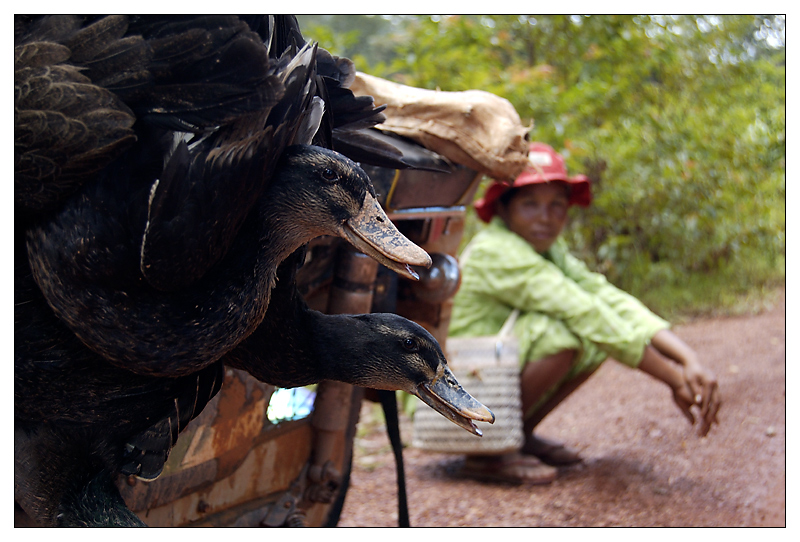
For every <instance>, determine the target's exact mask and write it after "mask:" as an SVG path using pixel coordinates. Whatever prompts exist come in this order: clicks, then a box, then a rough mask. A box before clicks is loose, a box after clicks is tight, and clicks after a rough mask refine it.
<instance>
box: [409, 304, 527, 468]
mask: <svg viewBox="0 0 800 542" xmlns="http://www.w3.org/2000/svg"><path fill="white" fill-rule="evenodd" d="M518 315H519V311H518V310H514V311H513V312H512V313H511V315H510V316H509V318H508V319H507V320H506V322H505V324H503V328H502V329H501V330H500V332H499V333H498V334H497V335H492V336H488V337H462V338H459V337H455V338H450V339H447V358H448V365H449V367H450V370H451V371H453V374H454V375H455V376H456V378H457V379H458V382H459V383H460V384H461V385H462V386H463V387H464V389H465V390H468V391H469V393H470V394H471V395H472V396H473V397H475V398H476V399H477V400H478V401H480V402H481V403H483V404H484V405H486V406H487V407H489V409H491V411H492V412H493V413H494V415H495V422H494V423H493V424H489V423H486V422H475V425H477V426H478V427H479V428H480V430H481V431H482V432H483V436H482V437H477V436H475V435H473V434H471V433H468V432H467V431H465V430H464V429H462V428H461V427H459V426H457V425H456V424H454V423H453V422H451V421H450V420H448V419H446V418H444V417H443V416H442V415H441V414H439V413H437V412H436V411H435V410H433V409H432V408H430V407H429V406H428V405H426V404H425V403H423V402H421V401H418V405H417V409H416V412H415V413H414V422H413V428H414V432H413V437H412V446H414V447H415V448H420V449H423V450H428V451H431V452H440V453H453V454H481V455H496V454H505V453H509V452H513V451H517V450H519V449H520V448H521V447H522V445H523V443H524V436H523V432H522V400H521V398H520V380H519V362H518V354H519V346H518V341H517V339H516V337H514V336H513V335H512V334H511V330H512V329H513V327H514V322H515V321H516V319H517V316H518Z"/></svg>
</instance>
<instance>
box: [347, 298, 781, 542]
mask: <svg viewBox="0 0 800 542" xmlns="http://www.w3.org/2000/svg"><path fill="white" fill-rule="evenodd" d="M785 314H786V303H785V297H783V298H782V299H781V300H780V301H779V303H778V304H777V305H776V306H774V307H773V308H772V309H770V310H768V311H766V312H764V313H762V314H759V315H756V316H746V317H731V318H716V319H710V320H700V321H696V322H692V323H690V324H687V325H683V326H676V328H675V330H676V332H677V333H678V334H679V335H680V336H681V337H683V338H684V339H685V340H686V341H687V342H688V343H689V344H690V345H691V346H693V347H694V348H695V349H696V350H697V351H698V353H699V354H700V355H701V357H702V359H703V360H704V361H705V362H706V363H707V364H708V366H709V367H710V368H711V370H712V371H714V372H715V373H716V375H717V379H718V382H719V385H720V390H721V392H722V397H723V405H722V409H721V410H720V415H719V419H720V425H719V426H716V427H714V428H713V429H712V430H711V432H710V434H709V435H708V437H706V438H700V437H698V436H697V435H696V433H695V431H694V429H693V428H692V427H691V426H689V424H688V423H687V422H686V420H685V418H684V417H683V416H682V415H681V414H680V412H679V410H678V409H677V407H676V406H675V405H674V403H673V402H672V398H671V394H670V392H669V390H668V389H667V388H666V387H665V386H664V385H663V384H660V383H659V382H657V381H655V380H653V379H652V378H650V377H648V376H647V375H645V374H644V373H641V372H639V371H634V370H630V369H628V368H626V367H624V366H622V365H621V364H618V363H616V362H614V361H609V362H607V363H605V364H603V366H602V367H601V368H600V370H599V371H598V372H597V373H596V374H595V375H594V376H593V377H592V378H591V379H590V380H589V381H588V382H587V383H586V384H585V385H584V386H583V387H582V388H581V389H580V390H578V392H576V393H575V394H573V396H571V397H570V398H568V399H567V400H566V401H565V402H564V403H562V404H561V405H560V406H559V408H558V409H556V410H555V411H554V412H553V413H552V414H551V415H550V416H549V417H548V418H547V419H545V420H544V421H543V422H542V423H541V424H540V426H539V429H540V432H541V434H542V435H543V436H545V437H548V438H551V439H556V440H560V441H563V442H565V443H566V444H568V445H570V446H573V447H576V448H578V449H580V450H581V453H582V455H583V457H584V459H585V461H584V463H583V464H581V465H578V466H575V467H570V468H566V469H562V470H561V472H560V473H559V477H558V479H557V480H556V481H555V482H553V483H552V484H550V485H546V486H531V485H516V486H515V485H509V484H492V483H482V482H476V481H471V480H466V479H459V478H457V477H455V476H454V475H453V474H452V472H453V471H454V470H455V469H456V468H457V467H458V465H459V462H460V461H461V458H460V457H458V456H448V455H442V454H434V453H429V452H424V451H421V450H417V449H414V448H409V447H407V448H406V449H405V451H404V456H405V462H406V476H407V485H408V495H409V496H408V500H409V508H410V516H411V525H412V526H415V527H444V526H476V527H477V526H481V527H489V526H493V527H499V526H509V527H510V526H514V527H556V526H570V527H577V526H586V527H600V526H639V527H644V526H681V527H700V526H716V527H737V526H761V527H767V526H785V525H786V370H785V365H786V317H785ZM376 413H377V407H376V406H375V405H374V404H371V403H369V404H368V403H365V407H364V409H363V410H362V418H361V419H362V423H361V429H360V431H361V432H362V433H364V434H363V435H361V436H359V437H358V438H357V441H356V449H355V457H354V464H353V473H352V478H351V487H350V490H349V491H348V494H347V499H346V502H345V506H344V510H343V512H342V516H341V521H340V523H339V525H340V526H344V527H354V526H360V527H382V526H386V527H389V526H395V525H397V504H396V502H397V501H396V485H395V483H396V482H395V470H394V469H395V467H394V459H393V456H392V454H391V450H390V448H389V445H388V439H387V438H386V435H385V429H384V428H383V426H382V424H381V423H379V422H378V421H377V419H376ZM401 423H402V435H403V441H404V442H406V443H410V441H411V425H410V422H409V421H408V419H407V418H405V417H404V418H403V419H402V420H401ZM776 534H777V533H776Z"/></svg>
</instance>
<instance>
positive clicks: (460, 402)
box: [412, 365, 494, 437]
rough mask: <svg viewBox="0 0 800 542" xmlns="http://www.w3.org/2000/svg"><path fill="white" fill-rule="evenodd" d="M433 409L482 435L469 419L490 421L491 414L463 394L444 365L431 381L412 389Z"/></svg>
mask: <svg viewBox="0 0 800 542" xmlns="http://www.w3.org/2000/svg"><path fill="white" fill-rule="evenodd" d="M412 393H413V394H414V395H416V396H417V397H419V398H420V399H421V400H422V401H424V402H425V404H427V405H428V406H430V407H431V408H432V409H433V410H435V411H436V412H438V413H439V414H441V415H442V416H444V417H445V418H447V419H448V420H450V421H451V422H453V423H454V424H456V425H458V426H459V427H463V428H464V429H466V430H467V431H469V432H470V433H472V434H473V435H478V436H479V437H480V436H483V433H482V432H481V430H480V429H478V427H477V426H476V425H475V424H474V423H472V420H477V421H479V422H489V423H494V414H493V413H492V411H491V410H489V409H488V408H486V407H485V406H483V405H482V404H481V403H480V401H478V400H477V399H475V398H474V397H473V396H471V395H470V394H469V393H467V392H466V391H465V390H464V388H462V387H461V384H459V383H458V380H456V377H455V375H453V373H452V371H450V369H449V368H447V366H444V365H440V370H439V371H438V374H437V375H436V378H435V379H434V380H433V381H432V382H424V383H422V384H420V385H418V386H417V387H416V389H415V390H413V391H412Z"/></svg>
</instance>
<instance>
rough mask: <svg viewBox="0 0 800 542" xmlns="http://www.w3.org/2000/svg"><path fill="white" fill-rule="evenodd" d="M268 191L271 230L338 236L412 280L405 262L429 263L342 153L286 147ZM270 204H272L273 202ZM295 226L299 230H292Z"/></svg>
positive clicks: (308, 146)
mask: <svg viewBox="0 0 800 542" xmlns="http://www.w3.org/2000/svg"><path fill="white" fill-rule="evenodd" d="M276 178H277V179H279V182H276V183H274V184H273V186H272V187H271V189H270V190H269V192H268V197H269V199H270V202H271V203H272V204H273V205H271V210H272V211H271V212H272V213H273V215H274V216H275V218H276V219H277V220H279V221H280V226H279V227H278V228H276V230H277V231H281V232H285V233H291V232H292V231H296V232H298V236H302V235H303V234H301V233H299V232H306V233H305V236H306V237H307V236H308V235H311V237H309V238H306V239H304V240H303V242H307V241H309V240H310V239H312V238H313V237H317V236H320V235H336V236H339V237H343V238H344V239H346V240H347V241H349V242H350V243H351V244H352V245H353V246H355V247H356V248H357V249H359V250H360V251H361V252H363V253H364V254H367V255H368V256H371V257H372V258H374V259H375V260H377V261H378V262H380V263H382V264H383V265H385V266H386V267H388V268H389V269H391V270H393V271H395V272H397V273H399V274H400V275H402V276H405V277H407V278H411V279H414V280H416V279H418V278H419V277H418V275H417V274H416V273H415V272H414V271H413V270H412V269H411V268H410V267H409V266H423V267H430V265H431V258H430V256H429V255H428V253H427V252H425V251H424V250H423V249H421V248H420V247H418V246H417V245H415V244H414V243H412V242H411V241H409V240H408V239H407V238H406V237H405V236H404V235H403V234H401V233H400V232H399V231H398V230H397V228H396V227H395V226H394V224H392V222H391V220H389V218H388V217H387V216H386V213H385V212H384V211H383V209H382V208H381V206H380V204H379V203H378V200H377V198H376V196H375V189H374V188H373V187H372V182H371V181H370V179H369V176H367V174H366V172H364V170H363V169H361V167H359V166H358V164H356V163H355V162H353V161H352V160H350V159H348V158H346V157H345V156H343V155H341V154H339V153H337V152H335V151H332V150H329V149H324V148H321V147H315V146H311V145H295V146H291V147H288V148H287V149H286V150H285V151H284V153H283V155H282V157H281V160H280V162H279V164H278V169H277V170H276ZM275 203H278V204H277V205H275ZM298 228H300V230H298Z"/></svg>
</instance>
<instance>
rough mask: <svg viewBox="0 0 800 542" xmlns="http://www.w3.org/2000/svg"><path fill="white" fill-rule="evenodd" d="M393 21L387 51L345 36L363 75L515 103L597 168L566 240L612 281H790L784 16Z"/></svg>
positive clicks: (573, 155) (641, 289)
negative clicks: (588, 202) (590, 198)
mask: <svg viewBox="0 0 800 542" xmlns="http://www.w3.org/2000/svg"><path fill="white" fill-rule="evenodd" d="M340 17H344V16H340ZM384 21H389V19H384ZM395 23H397V24H395V26H393V27H392V30H391V32H389V31H388V30H389V26H386V27H385V28H384V29H383V30H382V31H381V33H380V36H381V42H382V43H384V44H385V45H386V46H387V47H390V48H391V51H392V53H391V54H387V52H386V49H384V50H383V51H382V52H381V56H376V53H377V51H374V49H375V48H374V47H373V48H365V49H363V50H359V47H358V43H360V42H362V41H363V40H365V39H367V38H365V37H364V35H360V34H358V31H357V30H354V32H355V33H354V34H351V35H350V40H351V42H350V43H349V45H348V47H350V49H348V54H350V56H351V58H354V59H356V61H357V66H358V67H359V69H360V70H362V71H365V72H368V73H372V74H373V75H378V76H381V77H386V78H388V79H391V80H394V81H397V82H401V83H404V84H407V85H412V86H416V87H421V88H431V89H433V88H440V89H442V90H451V91H457V90H466V89H472V88H479V89H483V90H487V91H489V92H493V93H495V94H497V95H499V96H502V97H504V98H506V99H508V100H509V101H510V102H511V103H512V104H513V105H514V106H515V107H516V109H517V111H518V112H519V114H520V117H521V118H522V119H523V122H528V123H533V126H534V127H533V129H532V131H531V140H537V141H544V142H547V143H549V144H550V145H552V146H553V147H554V148H556V150H558V151H559V152H561V153H562V154H563V155H564V156H565V158H566V160H567V164H568V167H569V169H570V171H571V172H573V173H577V172H583V173H586V174H587V175H589V176H590V177H591V178H592V180H593V182H594V186H593V192H594V194H595V200H594V202H593V205H592V207H591V208H589V209H588V210H583V209H580V210H575V212H573V220H572V223H571V226H570V229H569V231H568V232H567V235H568V236H569V237H570V240H571V242H572V246H573V247H574V249H575V251H576V252H577V253H578V255H579V256H581V257H582V258H583V259H584V260H586V261H587V262H588V263H590V265H591V266H593V267H594V268H595V269H598V270H600V271H602V272H604V273H606V274H607V275H608V276H609V278H610V279H611V280H612V281H614V282H616V283H617V284H619V285H620V286H622V287H625V288H630V289H632V290H633V291H634V293H637V294H640V295H641V294H644V293H645V292H646V291H647V290H648V289H651V288H654V287H658V286H661V285H680V284H684V283H686V282H687V281H689V278H688V277H697V276H706V277H720V280H722V277H724V280H725V281H727V282H728V283H730V284H731V285H734V284H738V285H740V286H741V288H747V287H752V286H761V285H763V284H765V283H767V282H770V281H773V282H774V281H776V280H777V281H782V280H784V278H785V263H784V262H785V259H784V258H785V246H786V245H785V243H786V239H785V221H786V216H785V201H786V199H785V198H786V196H785V194H786V181H785V167H786V165H785V162H786V157H785V139H786V116H785V110H786V84H785V77H786V70H785V46H784V28H783V25H784V19H783V18H782V17H777V16H716V17H712V16H696V15H692V16H627V15H626V16H568V15H546V16H530V15H524V16H523V15H520V16H516V15H493V16H484V15H481V16H477V15H475V16H439V17H406V18H404V19H403V20H402V21H399V22H398V21H395ZM315 28H321V27H315ZM304 31H305V29H304ZM373 37H374V35H373ZM315 38H316V36H315ZM316 39H319V40H320V41H321V42H322V45H323V46H325V47H329V45H330V44H328V43H326V42H325V40H324V39H323V38H322V37H319V38H316ZM367 41H368V40H367ZM333 52H335V53H336V52H337V51H336V50H335V47H334V50H333ZM337 54H338V53H337ZM470 220H472V221H473V222H472V224H471V225H470V226H471V227H472V228H473V230H474V228H475V227H476V226H475V223H474V218H471V219H470ZM731 287H733V286H731ZM637 290H638V291H637ZM645 297H646V296H645ZM656 304H658V303H656Z"/></svg>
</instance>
